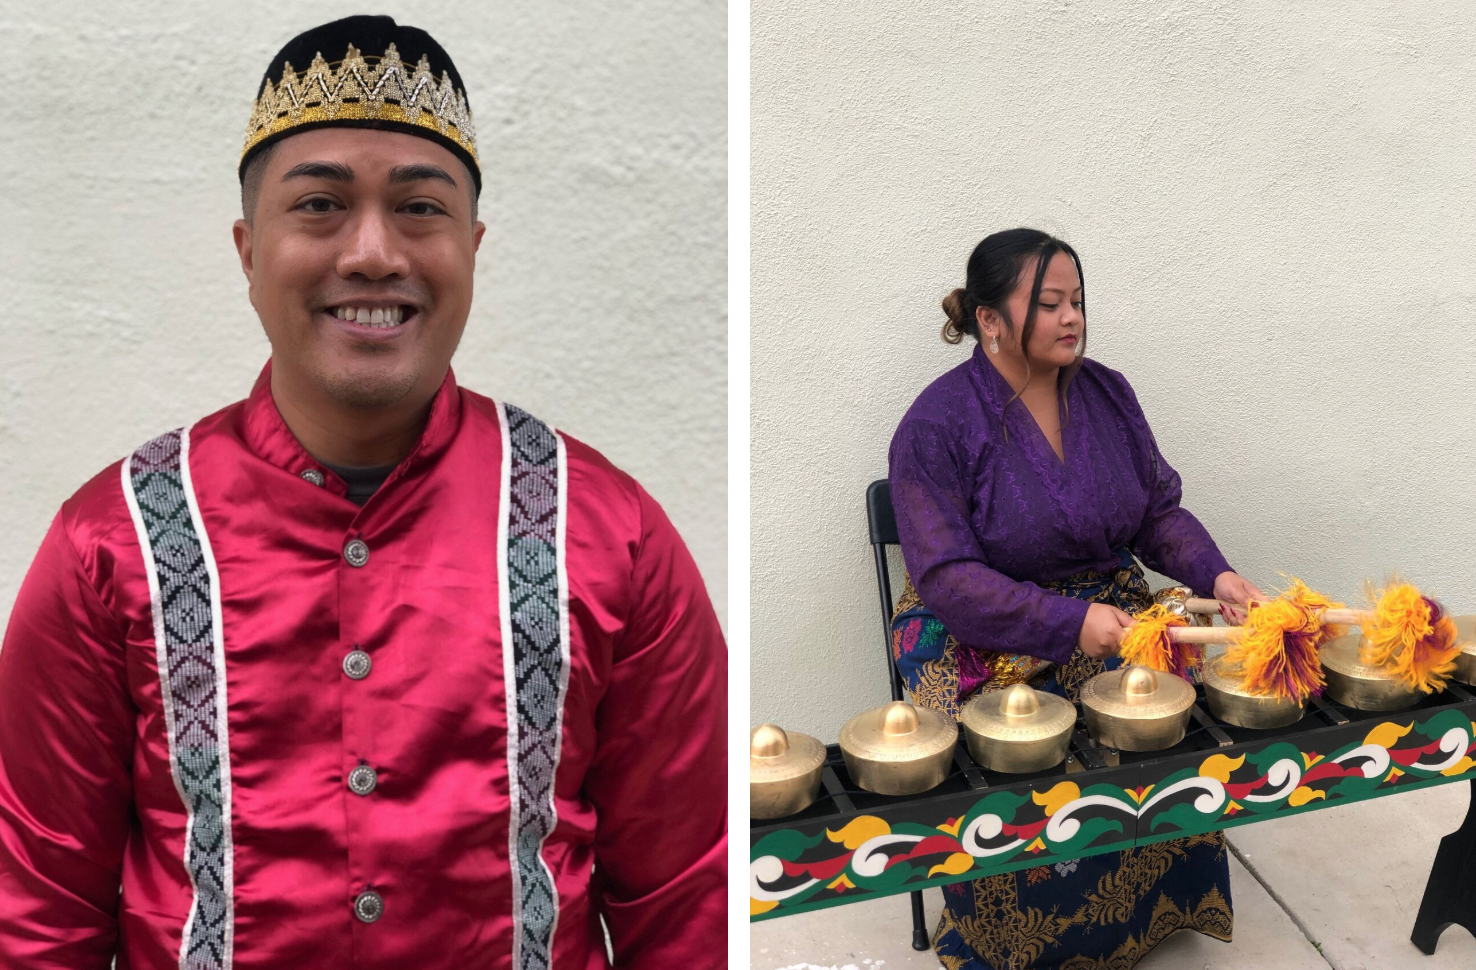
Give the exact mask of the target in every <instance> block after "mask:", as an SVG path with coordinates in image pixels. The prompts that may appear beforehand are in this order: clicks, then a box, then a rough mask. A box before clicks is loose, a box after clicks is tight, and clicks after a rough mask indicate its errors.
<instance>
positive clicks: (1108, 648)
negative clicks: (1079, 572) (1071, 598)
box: [1076, 603, 1133, 660]
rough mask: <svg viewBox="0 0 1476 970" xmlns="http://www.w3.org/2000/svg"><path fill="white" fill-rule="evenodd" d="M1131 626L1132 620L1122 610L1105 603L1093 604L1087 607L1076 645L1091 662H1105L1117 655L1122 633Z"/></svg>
mask: <svg viewBox="0 0 1476 970" xmlns="http://www.w3.org/2000/svg"><path fill="white" fill-rule="evenodd" d="M1132 625H1133V618H1132V617H1131V616H1128V615H1127V614H1126V613H1124V612H1123V611H1122V610H1119V609H1118V608H1117V607H1115V606H1110V605H1108V604H1107V603H1093V604H1092V605H1091V606H1088V607H1087V615H1086V619H1084V620H1083V621H1082V623H1081V632H1080V633H1079V634H1077V636H1076V645H1077V646H1078V647H1080V648H1081V652H1082V653H1083V654H1085V655H1086V656H1088V657H1091V658H1092V659H1093V660H1105V659H1107V658H1108V657H1111V656H1115V655H1116V654H1117V649H1118V646H1119V645H1120V644H1121V643H1122V631H1123V630H1124V629H1125V628H1126V627H1130V626H1132Z"/></svg>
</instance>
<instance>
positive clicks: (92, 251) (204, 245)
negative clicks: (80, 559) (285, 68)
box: [0, 0, 727, 625]
mask: <svg viewBox="0 0 1476 970" xmlns="http://www.w3.org/2000/svg"><path fill="white" fill-rule="evenodd" d="M362 12H365V11H364V9H363V8H362V7H360V6H358V5H355V4H348V3H296V4H285V3H270V4H269V3H261V2H249V3H232V4H217V3H210V4H183V3H176V4H173V5H163V4H159V3H153V2H150V3H143V2H139V0H133V2H128V3H122V4H115V5H106V6H105V5H102V4H83V3H76V2H50V3H44V4H37V3H33V2H24V3H23V2H20V0H0V39H3V40H4V42H5V49H6V50H7V51H8V52H9V63H10V69H9V75H8V76H9V78H10V81H9V85H10V87H9V89H10V91H11V96H9V97H7V98H5V99H4V100H3V102H0V105H3V107H0V131H3V138H0V280H3V283H4V291H5V304H6V305H5V323H4V325H3V326H0V481H3V482H4V495H5V498H6V501H5V502H4V503H0V625H3V622H4V620H5V618H7V617H8V616H9V614H10V608H11V605H12V603H13V601H14V598H15V592H16V590H17V588H18V587H19V585H20V581H21V578H22V577H23V575H24V573H25V570H26V567H27V566H28V565H29V563H30V560H31V557H32V556H33V555H34V554H35V551H36V548H37V546H38V545H39V543H40V541H41V536H42V535H43V534H44V532H45V529H46V526H47V525H48V523H49V522H50V520H51V517H52V516H53V515H54V514H55V512H56V509H57V507H58V505H60V503H61V502H62V501H63V500H64V499H65V498H66V497H67V496H68V495H70V494H71V493H72V492H73V491H74V490H76V488H77V487H78V486H80V485H81V484H82V483H83V482H84V481H85V480H86V479H87V478H89V477H90V476H92V475H93V474H95V473H96V472H98V471H100V470H101V469H102V468H103V467H104V466H106V465H107V464H108V463H110V462H112V461H115V460H116V459H118V458H121V457H123V456H124V455H125V454H127V453H128V452H130V451H131V450H132V449H133V448H134V447H136V446H137V445H138V444H139V443H140V442H142V441H145V440H147V439H148V438H150V437H152V436H153V435H155V434H158V433H160V432H162V431H164V430H167V429H169V428H172V427H176V426H178V425H180V424H184V423H187V422H190V421H193V420H195V419H196V418H199V417H201V416H203V415H205V414H207V413H209V412H211V411H214V410H216V409H217V408H220V407H223V406H224V405H226V404H229V403H230V402H232V401H235V400H238V399H240V398H242V397H245V396H246V394H247V393H248V392H249V391H250V388H251V382H252V380H253V379H254V378H255V377H256V374H257V372H258V371H259V369H260V368H261V366H262V365H263V363H265V361H266V359H267V357H268V356H269V355H270V347H269V345H268V344H267V341H266V338H265V336H264V335H263V333H262V330H261V326H260V323H259V322H258V320H257V318H256V315H255V313H254V311H253V310H252V308H251V305H250V304H249V303H248V301H247V298H246V280H245V277H244V276H243V275H242V273H241V269H240V264H239V262H238V260H237V257H236V252H235V249H234V247H233V246H232V243H231V223H232V221H233V220H235V219H236V218H237V217H238V216H239V214H240V196H239V186H238V183H237V181H236V162H237V159H238V158H239V156H240V150H241V142H242V138H243V137H244V133H245V129H246V119H247V117H248V116H249V114H250V110H251V102H252V98H253V97H254V96H255V93H256V89H257V85H258V84H259V83H260V79H261V75H262V72H263V71H264V70H265V69H266V67H267V64H268V61H269V59H270V58H271V57H272V56H273V55H274V54H275V53H276V51H277V50H278V49H279V48H280V47H281V46H282V45H283V44H284V43H285V42H286V41H287V39H288V38H290V37H291V36H293V35H294V34H296V33H297V32H299V31H301V30H304V29H306V28H308V27H310V26H313V25H314V24H318V23H323V22H326V21H328V20H333V19H336V18H338V17H342V16H346V15H348V14H351V13H362ZM370 12H374V13H388V14H390V15H391V16H394V17H395V19H396V20H397V21H399V22H401V23H409V24H412V25H414V26H418V27H423V28H425V29H427V30H429V31H430V32H431V34H432V35H433V36H435V37H436V38H437V39H439V40H440V41H441V43H442V44H443V46H445V47H446V49H447V50H448V51H449V52H450V54H451V56H452V57H453V58H455V60H456V65H457V67H458V69H459V70H460V72H461V74H462V76H463V78H464V79H465V81H466V83H467V85H468V87H469V91H468V97H469V100H470V101H471V105H472V110H473V112H474V115H475V118H476V122H477V131H478V140H479V147H480V150H481V155H482V161H483V167H484V168H483V172H484V175H483V181H484V188H483V191H482V196H481V212H480V215H481V218H482V220H483V221H484V222H485V223H486V224H487V227H488V229H487V234H486V237H485V238H484V239H483V241H482V247H481V252H480V254H479V256H478V260H477V270H476V296H475V299H474V301H473V305H472V311H471V318H470V319H469V320H468V322H467V327H466V333H465V335H464V337H463V338H462V342H461V346H460V349H459V350H458V351H457V353H456V356H455V357H454V358H453V360H452V367H453V368H454V369H455V371H456V376H457V380H458V381H459V382H460V383H461V384H463V385H465V386H467V387H469V388H471V389H472V390H475V391H479V392H481V393H483V394H489V395H495V396H497V397H500V398H503V399H505V400H509V401H512V402H513V403H516V404H519V405H520V406H522V407H524V408H526V409H528V410H529V411H531V412H532V413H534V414H537V415H538V416H540V417H542V418H544V419H545V420H548V421H550V422H552V423H554V424H556V425H557V426H558V427H560V428H562V429H564V430H566V431H568V432H569V433H570V434H572V435H574V436H575V437H578V438H580V439H582V440H584V441H586V442H588V443H589V444H591V445H593V446H594V447H596V448H598V449H600V450H601V451H603V452H604V453H605V454H606V455H607V456H608V457H609V458H610V459H611V460H612V461H614V462H615V463H616V464H617V465H619V466H621V467H622V468H624V469H625V470H626V471H628V472H630V473H631V474H633V475H634V476H635V477H636V478H637V479H639V480H640V481H641V482H642V483H644V484H645V485H646V487H647V488H648V489H649V490H650V491H651V493H652V494H653V495H654V496H655V497H656V499H657V500H658V501H660V502H661V503H662V505H663V506H664V507H665V508H666V509H667V511H668V512H669V513H670V515H671V517H672V519H673V520H674V521H675V522H676V525H677V527H678V528H679V529H680V530H681V532H682V535H683V536H684V537H685V538H686V540H687V543H688V545H689V546H690V547H691V549H692V551H693V553H694V555H695V556H696V558H697V562H698V564H699V566H700V567H701V569H702V573H703V576H704V577H705V579H706V581H707V584H708V588H709V590H710V591H711V593H712V597H713V600H714V602H715V603H716V605H717V607H718V611H719V614H720V615H725V613H724V610H725V604H726V585H727V543H726V535H725V527H726V505H727V449H726V417H727V415H726V406H727V393H726V372H727V363H726V333H727V318H726V306H727V290H726V272H727V243H726V224H725V223H726V212H727V209H726V152H727V147H726V141H725V128H726V109H727V105H726V97H727V94H726V85H727V74H726V68H727V61H726V49H727V47H726V43H727V42H726V27H725V24H726V21H725V10H724V7H723V4H722V3H720V2H717V0H644V2H636V3H629V2H624V0H582V2H577V3H574V2H570V3H562V2H561V3H540V4H484V3H470V2H462V3H446V2H426V3H415V4H408V3H391V4H387V5H384V4H381V5H378V6H376V7H374V8H372V9H371V11H370ZM326 53H327V52H325V54H326ZM341 55H342V51H340V52H339V56H341ZM294 66H295V67H298V68H299V69H301V68H303V67H305V66H306V65H294ZM37 85H44V86H42V87H37ZM42 92H44V96H42Z"/></svg>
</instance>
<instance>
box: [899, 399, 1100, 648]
mask: <svg viewBox="0 0 1476 970" xmlns="http://www.w3.org/2000/svg"><path fill="white" fill-rule="evenodd" d="M890 465H891V469H890V475H889V477H890V480H891V485H892V505H893V507H894V508H895V509H896V513H897V534H898V536H899V538H900V539H901V543H902V559H903V561H904V562H905V563H906V564H907V572H908V574H909V575H910V576H911V577H912V582H913V586H914V587H915V588H916V589H917V594H918V596H920V597H921V598H922V601H923V603H924V605H926V606H927V608H928V609H929V610H931V611H932V612H933V614H934V615H935V616H937V617H938V619H939V620H941V621H942V622H943V625H944V626H945V627H946V628H947V629H948V632H949V633H951V634H953V635H954V636H955V637H956V638H958V640H959V641H960V642H961V643H965V644H968V645H969V646H972V647H975V648H977V649H983V650H998V651H1002V652H1005V653H1024V654H1030V655H1031V656H1034V657H1039V658H1041V659H1042V660H1048V661H1050V662H1052V663H1065V662H1066V660H1068V659H1069V658H1070V656H1071V651H1072V650H1073V649H1075V647H1076V642H1077V637H1078V636H1079V634H1080V633H1081V624H1082V621H1083V620H1084V619H1085V618H1086V613H1087V607H1088V606H1089V604H1088V603H1086V602H1084V601H1082V600H1077V599H1073V598H1071V597H1068V596H1062V595H1060V594H1057V593H1052V592H1048V591H1047V590H1044V589H1042V588H1041V587H1039V586H1037V585H1035V584H1034V583H1029V582H1016V581H1014V580H1012V579H1010V578H1009V577H1008V576H1005V575H1004V574H1002V573H999V572H996V571H995V570H993V569H990V568H989V566H988V565H986V564H985V562H984V552H983V550H982V549H981V548H980V547H979V542H978V539H977V538H975V536H974V530H973V528H972V526H970V524H969V494H970V492H971V488H970V487H969V486H968V485H966V484H965V482H964V481H963V478H962V476H961V475H960V474H959V469H958V464H957V462H956V460H955V458H954V455H953V452H952V449H951V448H950V447H949V437H948V433H947V432H946V431H945V430H944V429H943V428H941V427H939V426H938V425H936V424H933V423H932V422H929V421H924V420H909V419H904V420H903V422H902V425H901V426H900V427H899V428H898V429H897V433H896V435H895V436H894V437H893V439H892V448H891V456H890Z"/></svg>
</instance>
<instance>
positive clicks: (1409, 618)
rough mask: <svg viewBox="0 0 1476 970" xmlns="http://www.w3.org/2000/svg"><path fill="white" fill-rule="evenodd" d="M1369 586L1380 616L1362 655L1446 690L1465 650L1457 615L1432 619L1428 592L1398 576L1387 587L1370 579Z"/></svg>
mask: <svg viewBox="0 0 1476 970" xmlns="http://www.w3.org/2000/svg"><path fill="white" fill-rule="evenodd" d="M1367 591H1368V598H1369V601H1370V603H1371V604H1372V607H1373V611H1374V621H1373V623H1372V624H1370V625H1369V626H1368V627H1367V628H1365V629H1364V631H1363V644H1362V646H1361V648H1360V649H1359V658H1358V659H1360V660H1362V661H1363V662H1364V663H1366V664H1371V665H1373V666H1375V667H1383V668H1384V669H1386V670H1387V671H1389V673H1391V674H1393V675H1394V676H1395V677H1397V678H1399V679H1400V680H1401V681H1403V682H1404V683H1405V684H1407V685H1408V686H1410V687H1412V688H1416V689H1418V690H1420V691H1423V692H1424V693H1426V694H1432V693H1434V692H1436V691H1439V690H1444V689H1445V685H1446V684H1447V683H1448V682H1449V680H1450V675H1451V673H1452V672H1453V671H1454V670H1455V662H1456V657H1457V656H1458V655H1459V654H1460V647H1459V646H1458V645H1457V644H1456V629H1455V621H1454V620H1452V619H1451V618H1450V616H1449V615H1447V614H1445V613H1444V612H1443V611H1441V613H1440V615H1439V618H1438V619H1434V620H1433V622H1432V612H1431V609H1430V604H1429V603H1427V602H1426V600H1425V597H1424V596H1423V595H1422V594H1421V593H1420V591H1419V590H1418V589H1416V588H1415V587H1414V586H1412V585H1411V584H1409V583H1405V582H1402V581H1400V580H1399V579H1398V577H1394V578H1393V579H1391V580H1390V581H1389V582H1388V583H1386V584H1385V586H1384V588H1383V589H1382V590H1376V589H1374V586H1373V584H1372V583H1369V584H1368V587H1367Z"/></svg>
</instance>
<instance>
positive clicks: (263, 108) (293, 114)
mask: <svg viewBox="0 0 1476 970" xmlns="http://www.w3.org/2000/svg"><path fill="white" fill-rule="evenodd" d="M386 103H389V104H391V105H395V106H397V107H398V110H400V111H402V112H403V113H404V116H405V120H406V121H408V122H409V123H411V124H420V123H421V122H420V115H421V113H422V112H429V113H430V114H431V115H432V116H433V117H434V118H435V121H436V124H435V127H436V130H437V131H439V132H440V133H441V134H443V135H447V134H449V133H448V132H447V130H446V128H447V126H448V125H451V126H454V127H455V128H456V133H454V134H451V136H452V137H455V138H456V140H457V141H459V142H461V143H463V146H464V147H465V148H466V149H467V151H469V152H470V153H471V155H472V157H473V158H476V157H477V149H476V129H475V127H474V126H473V124H472V117H471V111H470V110H469V109H468V108H467V106H466V95H465V94H464V93H463V92H461V91H458V90H456V88H455V87H454V86H453V85H452V83H451V75H450V73H449V72H447V71H442V72H441V80H440V83H439V84H437V82H436V79H435V76H434V75H433V74H432V73H431V70H430V61H429V59H428V58H427V57H426V56H425V55H423V54H422V55H421V57H420V61H419V62H418V63H417V64H416V65H415V72H414V73H413V74H410V73H409V71H408V69H407V68H406V66H405V62H404V61H402V60H400V54H399V51H397V50H396V49H395V45H394V44H391V45H389V48H388V49H387V50H386V51H385V52H384V56H383V57H382V58H380V60H379V63H378V64H377V65H376V66H373V67H371V66H370V65H369V64H368V62H366V61H365V60H364V57H363V55H362V54H361V53H360V52H359V50H358V48H356V47H354V46H353V45H352V44H350V45H349V48H348V53H347V55H345V57H344V60H343V62H342V63H341V64H340V66H339V68H338V70H336V71H335V70H334V69H333V68H331V67H330V66H329V64H328V62H327V61H325V60H323V55H322V54H321V53H319V54H315V55H314V56H313V62H312V64H311V65H310V66H309V67H308V70H307V73H306V74H304V75H303V76H302V78H301V79H299V78H298V76H297V72H296V71H294V70H293V69H292V65H291V64H285V65H284V66H283V72H282V80H281V81H280V82H278V83H277V85H275V86H273V84H272V82H271V79H270V78H268V79H267V82H266V86H265V87H264V88H263V90H262V92H261V97H260V98H258V99H257V102H256V106H255V108H254V109H253V111H252V112H251V120H250V121H249V122H248V123H247V125H246V146H245V148H244V149H242V153H243V154H244V153H245V150H246V149H249V148H250V147H251V146H252V145H253V144H255V143H256V142H257V141H260V140H261V139H262V138H264V137H266V136H267V135H269V134H272V133H273V132H275V131H279V130H281V129H282V128H284V127H290V125H291V124H295V123H297V122H298V121H299V120H300V119H301V118H302V115H303V112H304V111H306V110H307V109H309V108H310V107H319V108H321V110H322V112H323V115H324V117H325V118H334V117H336V116H338V115H339V114H340V113H341V112H344V110H345V108H346V106H347V105H358V106H362V107H363V108H364V109H365V110H366V111H367V113H368V116H369V117H378V116H379V115H380V113H381V112H383V111H384V110H385V106H386ZM284 117H285V119H286V122H287V123H286V124H283V123H282V122H283V118H284ZM458 136H459V137H458Z"/></svg>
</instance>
